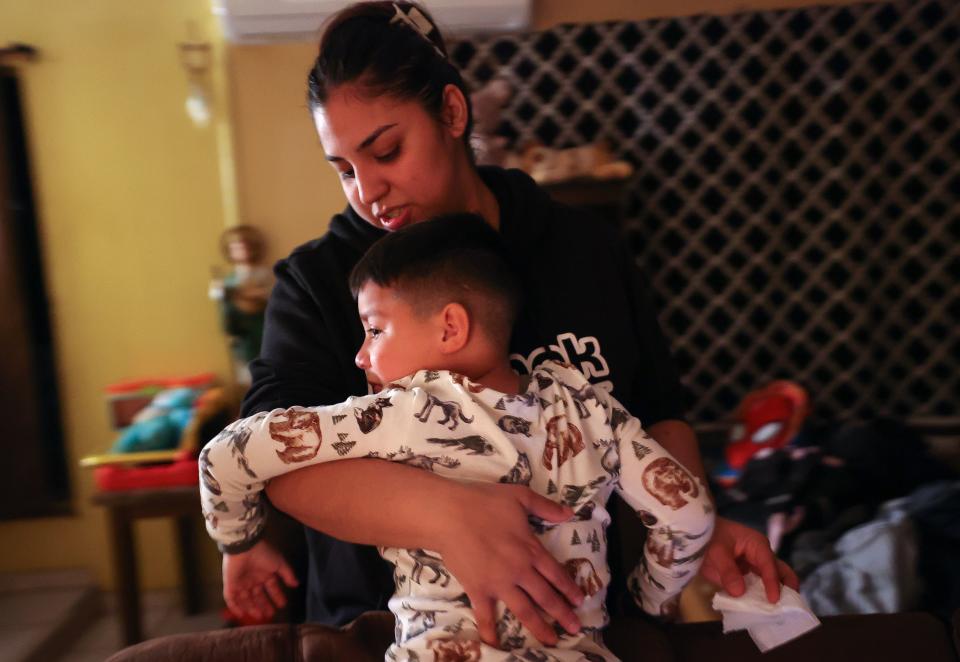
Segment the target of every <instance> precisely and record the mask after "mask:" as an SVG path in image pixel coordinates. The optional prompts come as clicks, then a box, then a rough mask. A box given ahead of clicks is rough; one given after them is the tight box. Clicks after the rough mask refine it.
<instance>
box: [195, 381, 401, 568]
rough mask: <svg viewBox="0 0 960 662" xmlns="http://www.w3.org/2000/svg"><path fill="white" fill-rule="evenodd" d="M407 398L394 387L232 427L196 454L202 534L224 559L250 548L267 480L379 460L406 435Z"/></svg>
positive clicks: (281, 411) (256, 535)
mask: <svg viewBox="0 0 960 662" xmlns="http://www.w3.org/2000/svg"><path fill="white" fill-rule="evenodd" d="M414 399H415V393H414V392H412V391H405V390H402V389H400V388H397V389H391V390H389V391H385V392H382V393H379V394H376V395H369V396H365V397H361V398H350V399H349V400H347V401H346V402H343V403H340V404H337V405H331V406H325V407H291V408H289V409H274V410H273V411H271V412H261V413H259V414H255V415H254V416H251V417H249V418H245V419H241V420H239V421H235V422H233V423H231V424H230V425H229V426H227V427H226V429H224V430H223V431H222V432H221V433H220V434H219V435H217V436H216V437H215V438H214V439H212V440H211V441H210V442H209V443H207V445H206V446H204V448H203V450H202V451H201V452H200V500H201V505H202V508H203V515H204V519H205V521H206V527H207V532H208V533H209V534H210V536H211V537H212V538H213V539H214V540H215V541H216V542H217V544H218V547H219V548H220V550H221V551H222V552H224V553H232V554H236V553H239V552H242V551H245V550H247V549H249V548H250V547H251V546H253V544H254V543H256V541H257V540H258V539H259V538H260V535H261V532H262V529H263V525H264V511H263V494H262V492H263V489H264V487H265V485H266V483H267V481H269V480H270V479H271V478H274V477H276V476H279V475H281V474H285V473H289V472H291V471H295V470H297V469H300V468H301V467H306V466H309V465H313V464H318V463H320V462H330V461H333V460H341V459H350V458H357V457H386V456H387V453H386V449H390V448H393V447H398V446H400V444H401V443H402V442H403V440H404V439H405V438H406V437H407V436H408V427H409V425H410V421H411V419H412V418H413V415H412V412H413V400H414ZM387 459H389V458H387Z"/></svg>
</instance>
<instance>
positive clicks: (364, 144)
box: [357, 122, 397, 152]
mask: <svg viewBox="0 0 960 662" xmlns="http://www.w3.org/2000/svg"><path fill="white" fill-rule="evenodd" d="M396 125H397V123H396V122H394V123H393V124H384V125H383V126H381V127H378V128H376V129H374V131H373V133H371V134H370V135H369V136H367V137H366V138H364V139H363V142H361V143H360V144H359V145H357V151H358V152H360V151H363V150H364V149H366V148H367V147H369V146H370V145H372V144H373V141H374V140H376V139H377V138H379V137H380V134H381V133H383V132H384V131H386V130H388V129H392V128H393V127H395V126H396Z"/></svg>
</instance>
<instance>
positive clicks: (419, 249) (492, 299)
mask: <svg viewBox="0 0 960 662" xmlns="http://www.w3.org/2000/svg"><path fill="white" fill-rule="evenodd" d="M350 284H351V289H352V290H353V292H354V294H355V295H356V296H357V303H358V308H359V312H360V319H361V321H362V322H363V325H364V328H365V330H366V339H365V340H364V343H363V346H362V347H361V348H360V351H359V353H358V354H357V357H356V363H357V366H359V367H360V368H362V369H363V370H365V371H366V373H367V377H368V380H369V381H370V383H371V384H372V385H373V387H374V390H377V391H378V392H376V393H374V394H372V395H368V396H365V397H356V398H350V399H348V400H347V401H346V402H344V403H342V404H338V405H332V406H326V407H293V408H290V409H286V410H282V409H277V410H274V411H272V412H269V413H260V414H256V415H254V416H252V417H250V418H247V419H244V420H240V421H236V422H235V423H233V424H231V425H230V426H228V427H227V428H226V429H225V430H224V431H223V432H222V433H221V434H220V435H218V436H217V437H216V438H215V439H213V440H212V441H211V442H210V443H209V444H207V445H206V447H205V448H204V449H203V451H202V452H201V454H200V472H201V479H202V480H201V499H202V505H203V511H204V515H205V517H206V521H207V530H208V531H209V532H210V535H211V536H212V537H213V538H214V539H215V540H216V541H217V542H218V543H219V544H220V547H221V550H222V551H223V552H224V553H225V554H231V553H238V552H243V551H245V550H248V549H251V547H253V546H254V545H256V547H254V549H258V548H261V547H262V545H264V544H265V543H263V542H259V543H258V542H257V540H258V538H259V536H260V532H261V529H262V526H263V515H262V510H261V507H260V506H261V498H262V497H261V492H262V491H263V489H264V485H265V481H267V480H269V479H270V478H273V477H275V476H278V475H280V474H283V473H287V472H290V471H294V470H296V469H298V468H300V467H302V466H307V465H309V464H314V463H317V462H328V461H333V460H338V459H348V458H356V457H378V458H382V459H385V460H391V461H394V462H403V463H406V464H410V465H413V466H416V467H418V468H421V469H424V470H427V471H433V472H436V473H438V474H441V475H444V476H447V477H450V478H453V479H455V480H463V481H486V482H501V483H516V484H523V485H527V486H529V487H530V488H531V489H533V490H534V491H536V492H538V493H540V494H542V495H546V496H548V497H549V498H551V499H553V500H556V501H560V502H562V503H564V504H566V505H568V506H570V508H571V509H572V511H573V512H574V516H573V518H572V519H571V520H570V521H567V522H564V523H561V524H548V523H545V522H540V521H535V522H532V525H533V526H534V528H535V531H536V533H537V534H538V536H539V537H540V539H541V541H542V543H543V545H544V547H545V548H546V549H547V550H549V551H550V552H551V553H552V554H553V555H554V556H555V557H556V558H557V559H558V560H559V561H560V562H561V563H562V564H563V566H564V568H565V569H566V570H567V572H568V573H569V574H570V576H571V578H573V580H574V581H575V582H576V583H577V585H578V586H579V588H580V589H581V590H582V592H583V594H584V595H585V596H586V597H585V599H584V601H583V603H582V604H581V605H580V606H579V607H578V608H577V615H578V616H579V617H580V619H581V622H582V623H583V628H582V629H581V631H580V632H579V633H577V634H575V635H571V634H567V633H562V630H561V629H560V628H559V627H558V628H557V630H558V635H560V636H559V643H558V644H557V645H556V646H555V647H551V648H543V647H541V646H539V645H538V643H537V642H536V640H535V639H534V638H533V637H532V635H530V633H529V632H528V631H526V629H525V628H524V627H523V626H522V625H521V623H520V622H519V620H518V619H517V618H516V617H515V616H514V615H513V614H512V613H510V611H509V610H506V609H504V608H503V606H502V605H500V608H499V610H498V627H497V633H498V636H499V639H500V645H501V647H502V648H503V649H504V650H499V649H496V648H493V647H490V646H487V645H486V644H483V643H482V642H481V641H480V638H479V635H478V634H477V630H476V621H475V619H474V616H473V612H472V611H471V609H470V602H469V599H468V598H467V596H466V594H465V592H464V590H463V588H462V586H460V584H459V582H458V581H457V578H456V577H454V576H452V575H451V574H450V573H449V572H448V571H447V570H446V568H445V567H444V564H443V559H441V558H440V557H439V555H437V554H436V553H435V552H431V551H430V550H424V549H393V548H384V549H382V550H381V553H382V555H383V556H384V558H386V559H387V560H388V561H390V562H392V563H393V564H394V579H395V582H396V591H395V593H394V596H393V598H392V599H391V600H390V609H391V611H393V612H394V614H395V615H396V618H397V636H396V642H395V643H394V645H393V646H391V648H390V650H389V651H388V653H387V657H388V659H396V660H428V659H437V660H441V659H458V660H460V659H463V660H477V659H481V657H482V659H484V660H487V659H489V660H522V659H545V660H554V659H555V660H560V661H566V660H584V659H587V660H614V659H616V658H615V657H614V656H613V655H612V654H611V653H610V652H609V651H608V650H606V649H605V648H604V647H603V644H602V640H601V637H600V629H601V628H602V627H603V626H604V625H605V624H606V623H607V621H608V617H607V614H606V612H605V609H604V606H603V605H604V598H605V595H606V587H607V584H608V582H609V579H610V574H609V570H608V568H607V564H606V534H605V531H606V527H607V525H608V524H609V521H610V517H609V515H608V514H607V511H606V510H605V509H604V504H605V503H606V501H607V497H608V496H609V495H610V492H611V490H613V489H616V490H617V491H618V492H619V493H620V494H621V495H622V496H623V498H624V499H625V500H626V502H627V503H628V504H630V506H631V507H633V508H634V509H635V510H636V511H637V513H638V514H639V516H640V518H641V521H642V522H643V524H644V525H645V526H647V527H648V528H649V535H648V538H647V545H646V549H645V554H644V558H643V559H642V562H641V563H640V565H639V566H638V568H637V569H636V570H635V571H634V573H633V574H632V576H631V578H630V584H631V587H630V588H631V592H632V593H633V595H634V597H635V599H636V600H637V602H638V604H639V605H640V606H641V607H642V608H643V609H644V610H645V611H647V612H648V613H650V614H653V615H657V616H659V615H661V614H664V613H666V610H667V609H669V608H670V607H671V606H672V605H673V604H674V603H675V600H674V598H676V596H677V595H678V594H679V592H680V589H681V588H682V587H683V586H684V585H685V584H686V582H687V581H688V580H689V579H690V578H692V577H693V576H694V574H695V573H696V571H697V569H698V567H699V565H700V557H701V554H702V552H703V549H704V547H705V546H706V544H707V542H708V541H709V540H710V534H711V532H712V528H713V508H712V506H711V504H710V501H709V498H708V496H707V491H706V489H705V488H704V486H703V485H702V484H701V483H700V482H699V481H697V480H696V479H695V478H694V477H693V476H691V475H690V474H689V473H688V472H687V471H686V470H685V469H683V467H682V466H681V465H680V464H679V463H678V462H677V461H676V460H674V459H673V458H672V457H670V456H669V455H668V454H667V453H666V451H664V450H663V449H662V448H661V447H660V446H659V445H658V444H657V443H656V441H654V440H653V439H652V438H651V437H649V436H647V435H646V434H645V433H644V431H643V429H642V428H641V426H640V422H639V421H638V420H637V419H636V418H633V417H632V416H630V415H629V414H628V413H627V412H626V411H624V410H623V409H622V408H621V407H620V405H619V403H618V402H617V401H616V400H615V399H614V398H613V397H612V396H610V395H609V394H608V393H606V392H605V391H603V390H602V389H599V388H594V387H593V386H591V385H590V383H589V382H588V381H587V380H586V378H585V377H584V376H583V375H582V374H581V373H580V372H578V371H577V370H575V369H573V368H572V367H570V366H567V365H561V364H558V363H554V362H549V361H547V362H544V363H543V364H541V365H540V366H539V367H537V368H536V369H535V370H534V372H533V374H532V375H529V376H525V377H521V376H518V375H517V374H516V373H515V372H513V370H512V369H511V367H510V363H509V359H508V344H509V340H510V331H511V327H512V324H513V320H514V318H515V316H516V312H517V309H518V306H519V295H518V287H517V284H516V282H515V280H514V277H513V276H512V272H511V270H510V268H509V267H508V261H507V259H506V258H505V256H504V254H503V249H502V247H501V244H500V238H499V235H498V234H497V232H496V231H495V230H493V229H492V228H490V227H489V226H488V225H487V224H486V223H485V222H484V221H483V220H482V219H481V218H479V217H477V216H472V215H468V214H458V215H451V216H447V217H443V218H440V219H436V220H432V221H426V222H422V223H417V224H415V225H412V226H410V227H408V228H404V229H403V230H400V231H397V232H395V233H392V234H389V235H387V236H385V237H384V238H382V239H381V240H380V241H378V242H377V243H376V244H374V246H373V247H371V249H370V250H369V251H368V253H367V254H366V255H365V256H364V257H363V258H362V259H361V260H360V262H359V263H358V264H357V266H356V267H355V269H354V271H353V273H352V275H351V283H350ZM550 656H552V657H550Z"/></svg>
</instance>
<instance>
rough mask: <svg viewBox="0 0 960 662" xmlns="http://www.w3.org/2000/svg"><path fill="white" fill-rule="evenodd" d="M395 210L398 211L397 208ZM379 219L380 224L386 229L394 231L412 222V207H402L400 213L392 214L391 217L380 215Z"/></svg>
mask: <svg viewBox="0 0 960 662" xmlns="http://www.w3.org/2000/svg"><path fill="white" fill-rule="evenodd" d="M394 211H395V212H396V210H394ZM379 220H380V225H382V226H383V227H384V229H386V230H389V231H390V232H393V231H394V230H399V229H400V228H402V227H403V226H404V225H406V224H407V223H409V222H410V208H409V207H403V208H402V209H400V210H399V212H398V213H395V214H394V215H393V216H390V217H388V216H380V217H379Z"/></svg>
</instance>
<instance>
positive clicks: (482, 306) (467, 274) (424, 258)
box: [349, 213, 521, 349]
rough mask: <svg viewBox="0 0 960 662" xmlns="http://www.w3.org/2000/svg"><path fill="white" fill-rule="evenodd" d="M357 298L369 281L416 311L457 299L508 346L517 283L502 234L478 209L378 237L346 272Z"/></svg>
mask: <svg viewBox="0 0 960 662" xmlns="http://www.w3.org/2000/svg"><path fill="white" fill-rule="evenodd" d="M349 282H350V290H351V291H352V292H353V296H354V297H356V296H357V295H358V294H359V292H360V290H361V289H362V288H363V286H364V285H366V284H367V283H374V284H376V285H379V286H380V287H385V288H395V289H397V290H398V291H399V293H400V294H401V296H403V297H404V298H405V300H406V301H407V302H408V303H409V304H410V305H411V306H413V308H414V310H416V311H417V312H418V313H419V314H421V315H423V314H432V313H434V312H436V311H437V310H439V309H441V308H442V307H443V306H445V305H446V304H448V303H450V302H452V301H455V302H457V303H459V304H461V305H462V306H464V307H465V308H466V309H467V312H468V313H469V314H470V315H471V317H472V318H473V319H474V320H475V321H476V322H477V323H478V324H479V325H480V326H481V327H483V328H484V329H485V330H486V331H487V332H488V333H489V335H490V337H491V338H492V339H493V340H496V341H500V342H502V343H503V345H504V349H506V345H507V344H508V343H509V341H510V333H511V331H512V329H513V322H514V320H515V319H516V316H517V312H518V310H519V308H520V297H521V294H520V284H519V281H518V278H517V276H516V274H515V271H514V269H513V266H512V261H511V258H510V255H509V253H508V251H507V248H506V246H505V245H504V243H503V239H502V238H501V236H500V233H499V232H497V231H496V230H494V229H493V228H492V227H490V225H489V224H488V223H487V222H486V221H484V220H483V218H481V217H480V216H478V215H476V214H467V213H460V214H446V215H443V216H438V217H437V218H434V219H431V220H427V221H422V222H420V223H414V224H413V225H408V226H407V227H405V228H402V229H400V230H397V231H396V232H390V233H388V234H386V235H384V236H383V237H381V238H380V239H379V240H377V241H376V242H375V243H374V244H373V245H372V246H371V247H370V248H369V250H367V252H366V254H364V256H363V257H361V258H360V261H359V262H357V264H356V266H354V268H353V271H352V272H351V273H350V281H349Z"/></svg>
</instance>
